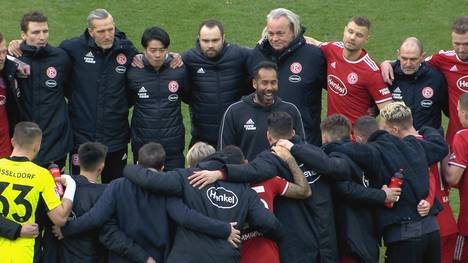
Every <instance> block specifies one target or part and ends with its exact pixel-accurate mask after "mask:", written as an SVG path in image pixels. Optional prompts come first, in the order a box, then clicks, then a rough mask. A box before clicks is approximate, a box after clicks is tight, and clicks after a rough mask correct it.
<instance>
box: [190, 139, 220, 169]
mask: <svg viewBox="0 0 468 263" xmlns="http://www.w3.org/2000/svg"><path fill="white" fill-rule="evenodd" d="M215 152H216V150H215V148H213V146H211V145H209V144H208V143H206V142H197V143H195V144H194V145H193V146H192V148H190V149H189V150H188V152H187V162H188V165H189V167H195V166H196V165H197V164H198V163H199V162H200V161H201V160H203V159H204V158H205V157H207V156H209V155H212V154H213V153H215Z"/></svg>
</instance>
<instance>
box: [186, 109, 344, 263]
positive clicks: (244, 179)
mask: <svg viewBox="0 0 468 263" xmlns="http://www.w3.org/2000/svg"><path fill="white" fill-rule="evenodd" d="M276 114H279V112H276V113H274V114H270V116H269V118H268V132H269V133H277V132H275V131H274V129H275V125H270V122H271V121H272V120H271V119H270V118H271V117H272V116H273V115H276ZM273 119H274V118H273ZM278 121H279V120H278ZM283 121H284V120H283ZM285 134H288V135H287V136H286V135H282V136H279V137H277V138H276V139H275V140H269V141H270V143H271V144H274V143H276V140H277V139H287V140H292V141H294V142H295V143H296V144H297V145H296V146H295V147H294V148H293V151H292V152H291V153H292V154H293V156H295V159H296V160H297V162H298V163H299V164H300V168H301V170H302V173H303V174H304V176H305V177H306V180H307V183H308V184H309V186H310V188H311V191H312V193H313V196H312V197H309V198H306V199H304V200H293V199H289V198H284V197H280V198H277V199H276V200H275V204H274V213H275V215H276V216H277V217H278V219H279V220H280V222H282V223H283V224H284V226H285V228H286V230H287V239H286V241H287V242H280V243H279V244H278V245H279V250H280V257H281V262H288V263H289V262H301V263H302V262H304V263H305V262H307V263H309V262H310V263H312V262H337V261H338V249H337V244H336V233H335V224H334V215H333V203H332V196H331V192H330V186H329V180H342V179H346V178H347V177H348V176H349V175H348V171H350V169H349V166H348V165H347V163H346V162H344V161H343V160H342V159H341V158H331V159H330V160H328V159H329V158H328V156H326V154H325V153H323V152H322V151H321V150H320V152H319V154H313V153H312V155H311V153H310V151H307V148H308V146H310V144H304V143H302V141H301V140H300V139H299V137H297V136H295V137H292V134H294V133H285ZM325 158H326V159H325ZM311 163H312V164H311ZM313 163H317V164H316V165H314V164H313ZM312 167H317V168H318V169H314V170H313V169H312ZM223 169H224V171H225V174H224V176H223V174H222V173H221V172H220V171H199V172H195V173H194V175H192V176H191V177H189V180H190V182H191V184H193V185H194V186H198V187H205V186H206V185H207V184H209V183H213V182H215V181H216V180H222V179H224V180H227V181H232V182H239V183H251V184H253V183H260V182H263V181H265V180H269V179H271V178H273V177H276V176H280V177H282V178H283V179H286V180H287V181H293V175H292V174H291V172H290V170H289V169H288V165H287V164H286V163H285V162H284V161H282V160H281V159H279V158H278V157H277V156H275V155H274V154H272V152H271V151H270V150H265V151H263V152H261V153H260V154H258V155H257V157H256V158H255V159H254V160H253V161H252V162H249V163H248V164H245V165H231V164H227V165H226V166H225V167H223ZM334 169H339V171H343V173H341V174H336V173H332V172H330V171H332V170H333V171H334Z"/></svg>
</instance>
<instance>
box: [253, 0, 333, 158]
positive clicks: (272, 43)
mask: <svg viewBox="0 0 468 263" xmlns="http://www.w3.org/2000/svg"><path fill="white" fill-rule="evenodd" d="M304 32H305V28H303V27H301V24H300V21H299V16H298V15H296V14H295V13H293V12H291V11H290V10H288V9H284V8H278V9H274V10H271V11H270V13H269V14H268V15H267V20H266V27H265V29H264V30H263V34H262V35H263V40H262V41H261V43H259V44H258V45H257V46H256V47H255V48H254V50H253V54H252V56H251V58H250V60H249V64H248V65H249V72H250V75H253V72H254V70H255V68H256V65H257V64H258V63H259V62H261V61H271V62H272V63H274V64H276V65H277V67H278V83H279V84H278V85H279V86H280V87H281V89H280V90H279V91H278V96H279V97H281V98H282V99H284V100H285V101H288V102H291V103H293V104H294V105H296V106H297V108H298V109H299V111H300V113H301V118H302V121H303V123H304V130H305V138H306V141H307V142H308V143H312V144H315V145H319V144H320V112H321V109H322V108H321V103H322V87H323V86H324V84H325V83H324V82H325V69H326V68H325V65H326V64H325V59H324V57H323V54H322V52H320V49H319V48H317V47H315V46H313V45H307V44H306V41H305V39H304V35H303V34H304ZM263 132H264V131H262V133H260V134H261V135H262V136H263ZM296 132H298V130H296ZM247 158H248V159H250V158H249V156H247Z"/></svg>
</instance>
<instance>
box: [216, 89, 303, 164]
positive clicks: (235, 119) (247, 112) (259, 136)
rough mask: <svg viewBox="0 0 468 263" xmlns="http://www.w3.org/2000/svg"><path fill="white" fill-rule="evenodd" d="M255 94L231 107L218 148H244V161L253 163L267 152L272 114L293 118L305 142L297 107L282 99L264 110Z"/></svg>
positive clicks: (225, 116) (223, 121)
mask: <svg viewBox="0 0 468 263" xmlns="http://www.w3.org/2000/svg"><path fill="white" fill-rule="evenodd" d="M254 97H255V93H252V94H250V95H249V96H245V97H243V98H242V100H240V101H239V102H236V103H234V104H232V105H231V106H229V108H228V109H227V110H226V112H225V113H224V116H223V120H222V122H221V130H220V135H219V148H220V149H221V150H222V149H223V147H225V146H228V145H235V146H238V147H239V148H241V150H242V152H243V153H244V155H245V158H246V159H247V160H249V161H252V160H253V159H254V158H255V157H256V156H257V154H259V153H261V152H262V151H264V150H266V149H268V148H269V147H270V144H269V143H268V140H267V136H266V132H267V119H268V115H270V113H272V112H278V111H283V112H286V113H288V114H289V115H291V117H292V119H293V127H294V130H295V131H296V134H297V135H299V136H300V137H302V138H304V126H303V124H302V120H301V113H300V112H299V110H298V109H297V107H296V106H295V105H294V104H292V103H289V102H286V101H283V100H282V99H280V98H279V97H276V98H275V101H274V103H273V104H272V105H270V106H267V107H264V106H261V105H259V104H257V103H255V102H254Z"/></svg>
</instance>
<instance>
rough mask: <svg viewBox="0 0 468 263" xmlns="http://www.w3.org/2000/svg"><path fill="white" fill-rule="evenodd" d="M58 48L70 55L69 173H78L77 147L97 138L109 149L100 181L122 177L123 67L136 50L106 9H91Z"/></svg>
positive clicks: (124, 158) (125, 133)
mask: <svg viewBox="0 0 468 263" xmlns="http://www.w3.org/2000/svg"><path fill="white" fill-rule="evenodd" d="M60 47H61V48H63V49H64V50H65V51H66V52H67V53H68V55H69V56H70V58H71V60H72V69H71V76H70V79H69V87H68V88H69V107H70V120H71V123H72V127H73V133H74V134H73V135H74V136H73V137H74V150H73V154H72V156H71V158H70V164H71V165H70V166H71V167H72V170H73V172H72V173H73V174H78V173H77V171H78V169H79V168H78V165H79V162H78V155H77V149H78V146H79V145H80V144H82V143H84V142H88V141H98V142H100V143H102V144H104V145H106V146H107V147H108V149H109V152H108V153H107V157H106V164H105V167H106V168H104V171H103V172H102V181H103V183H108V182H110V181H111V180H112V179H115V178H116V177H119V176H121V172H122V169H123V167H124V166H125V164H126V163H127V144H128V140H129V127H128V119H127V118H128V106H129V103H128V99H127V93H126V89H125V83H126V77H125V75H126V74H125V72H126V71H127V68H128V67H129V65H130V63H131V61H132V59H133V56H134V55H135V54H136V53H137V50H136V49H135V47H134V46H133V44H132V42H130V40H128V39H127V38H126V36H125V34H124V33H123V32H120V31H119V30H118V29H116V27H115V24H114V19H113V17H112V15H111V14H110V13H109V12H108V11H106V10H105V9H96V10H93V11H91V12H90V14H89V16H88V28H87V29H86V30H85V32H84V33H83V34H82V35H81V36H80V37H76V38H73V39H69V40H65V41H63V42H62V43H61V44H60Z"/></svg>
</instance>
